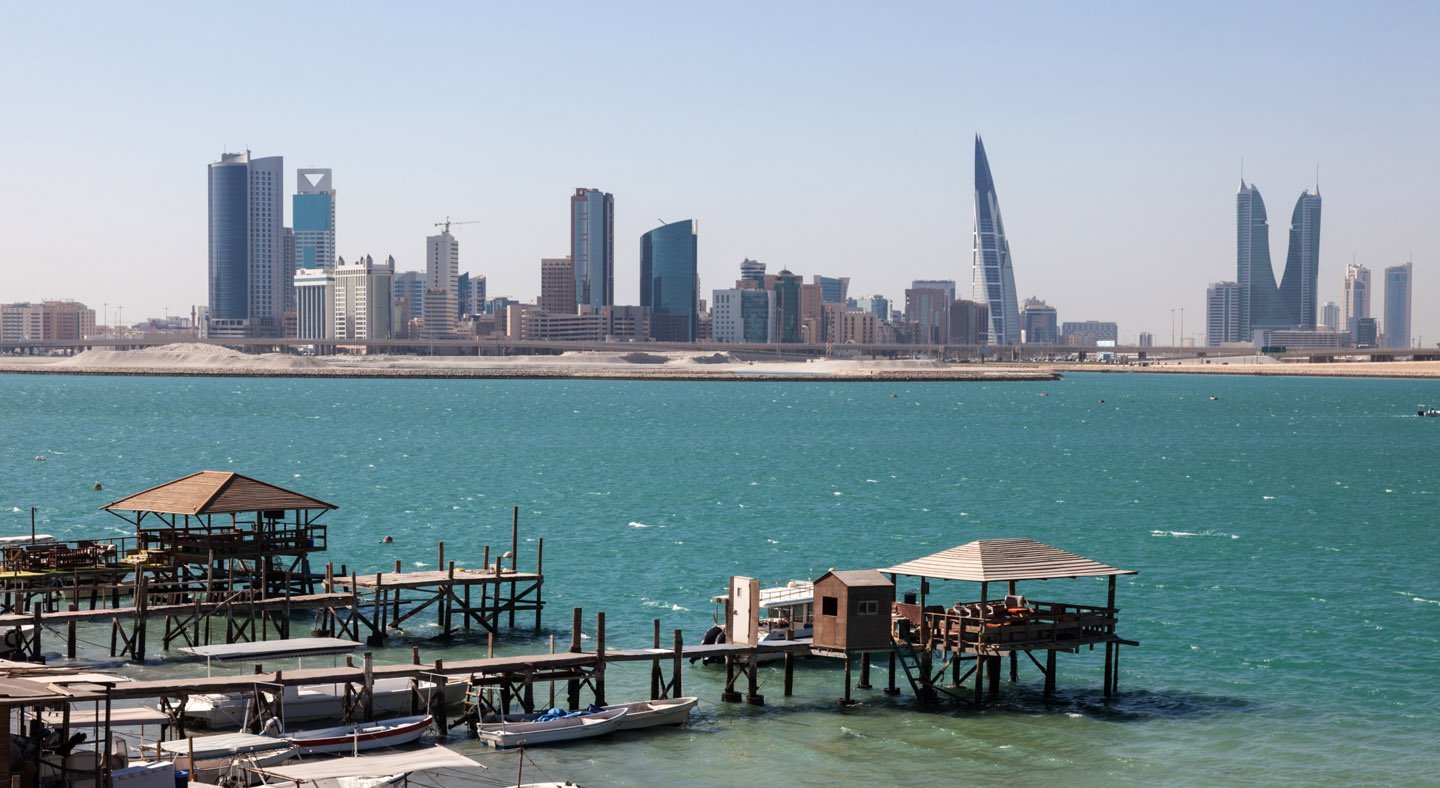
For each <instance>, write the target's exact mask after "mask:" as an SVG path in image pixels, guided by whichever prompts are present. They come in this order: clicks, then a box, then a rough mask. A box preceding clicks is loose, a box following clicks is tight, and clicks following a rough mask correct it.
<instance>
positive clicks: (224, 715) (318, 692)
mask: <svg viewBox="0 0 1440 788" xmlns="http://www.w3.org/2000/svg"><path fill="white" fill-rule="evenodd" d="M359 645H360V644H359V643H356V642H354V641H351V640H343V639H340V638H290V639H287V640H271V641H259V642H253V643H229V644H223V645H220V644H217V645H211V646H193V647H189V648H182V649H180V650H181V651H183V652H185V653H188V654H192V655H194V656H199V657H204V658H205V664H206V672H207V673H209V672H210V669H211V668H212V667H213V665H212V663H213V662H216V661H218V662H261V661H266V660H273V659H287V658H288V659H296V660H301V659H303V658H305V657H316V656H331V657H336V656H339V655H342V654H348V653H350V652H351V651H354V650H355V649H356V648H357V647H358V646H359ZM411 686H412V685H411V681H410V679H406V678H390V679H376V680H375V683H374V685H373V687H372V697H373V703H372V709H373V711H374V713H375V714H376V715H379V716H390V715H395V716H399V715H402V714H408V713H409V712H410V710H411V709H410V694H411V693H410V690H411ZM467 686H469V685H468V683H467V682H466V681H464V680H460V679H456V680H450V681H447V682H446V683H445V684H444V686H443V689H442V688H440V687H439V685H437V684H436V683H435V682H433V681H428V680H422V681H421V682H420V693H421V695H422V696H428V694H429V693H430V692H434V691H437V689H439V690H440V691H443V692H444V693H445V698H444V703H445V705H447V706H449V705H452V704H455V703H459V702H460V701H461V700H463V699H464V697H465V690H466V687H467ZM346 688H347V685H345V684H343V683H337V684H313V685H308V684H307V685H304V686H292V687H285V688H284V696H283V698H282V703H283V707H284V709H285V722H286V724H290V723H296V722H313V721H315V720H338V719H340V716H341V714H342V712H343V711H344V707H345V696H346ZM250 703H251V693H249V692H207V693H198V694H195V695H191V696H190V698H189V700H187V701H186V703H185V719H186V720H188V721H190V722H191V723H193V724H195V725H196V726H198V727H202V728H211V729H219V730H224V729H226V728H240V727H244V725H245V723H246V722H247V720H246V715H247V713H248V712H249V709H250Z"/></svg>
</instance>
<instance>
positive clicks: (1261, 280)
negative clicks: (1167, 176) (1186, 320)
mask: <svg viewBox="0 0 1440 788" xmlns="http://www.w3.org/2000/svg"><path fill="white" fill-rule="evenodd" d="M1317 218H1318V214H1317ZM1317 232H1318V229H1317ZM1317 237H1318V236H1317ZM1235 281H1236V283H1238V284H1239V285H1240V327H1239V336H1238V341H1249V339H1250V336H1251V334H1252V332H1254V331H1255V330H1256V329H1262V328H1289V327H1290V326H1291V322H1290V313H1289V311H1288V310H1287V309H1286V307H1285V303H1284V302H1283V301H1282V300H1281V299H1280V288H1278V287H1276V286H1275V270H1274V269H1273V268H1271V266H1270V225H1269V223H1268V222H1267V221H1266V216H1265V200H1263V199H1262V198H1261V197H1260V190H1259V189H1257V188H1255V186H1254V185H1253V184H1248V185H1247V184H1246V183H1245V181H1243V180H1242V181H1240V191H1239V192H1237V193H1236V194H1235ZM1226 341H1237V340H1226Z"/></svg>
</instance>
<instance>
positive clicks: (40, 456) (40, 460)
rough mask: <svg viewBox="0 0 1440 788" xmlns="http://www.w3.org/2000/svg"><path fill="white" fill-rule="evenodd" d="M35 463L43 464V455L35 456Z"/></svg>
mask: <svg viewBox="0 0 1440 788" xmlns="http://www.w3.org/2000/svg"><path fill="white" fill-rule="evenodd" d="M35 461H36V462H44V461H45V455H43V454H37V455H35Z"/></svg>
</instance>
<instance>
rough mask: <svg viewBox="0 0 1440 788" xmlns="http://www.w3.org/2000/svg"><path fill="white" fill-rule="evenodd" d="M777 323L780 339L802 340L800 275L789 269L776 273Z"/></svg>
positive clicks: (786, 340) (784, 340)
mask: <svg viewBox="0 0 1440 788" xmlns="http://www.w3.org/2000/svg"><path fill="white" fill-rule="evenodd" d="M775 323H776V326H778V329H777V330H778V332H779V337H778V339H779V341H781V342H799V341H800V276H799V274H792V273H790V271H789V270H788V269H786V270H782V271H781V272H780V273H778V274H776V275H775Z"/></svg>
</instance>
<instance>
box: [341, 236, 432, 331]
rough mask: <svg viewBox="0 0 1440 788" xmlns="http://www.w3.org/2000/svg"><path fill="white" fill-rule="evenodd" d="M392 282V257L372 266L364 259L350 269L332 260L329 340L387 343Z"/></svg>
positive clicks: (342, 262)
mask: <svg viewBox="0 0 1440 788" xmlns="http://www.w3.org/2000/svg"><path fill="white" fill-rule="evenodd" d="M394 278H395V258H394V257H390V258H387V259H386V260H385V262H383V263H376V262H375V261H374V259H372V258H371V257H370V255H365V256H364V257H361V258H360V259H358V260H356V261H355V263H354V264H353V265H347V264H346V263H345V261H344V259H341V258H336V261H335V289H334V292H335V308H334V312H333V313H332V314H333V319H334V323H333V325H334V336H333V338H334V339H336V340H346V339H390V338H391V330H390V328H391V320H392V314H393V313H392V312H391V300H392V299H391V295H392V293H393V292H394V287H395V283H394ZM447 314H448V313H447Z"/></svg>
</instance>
